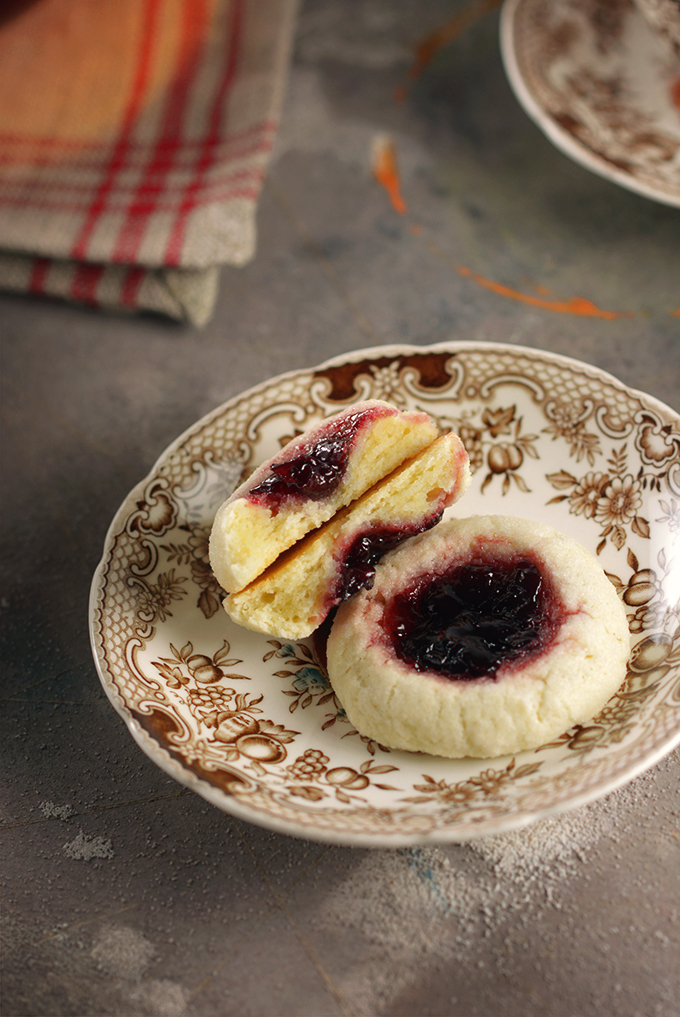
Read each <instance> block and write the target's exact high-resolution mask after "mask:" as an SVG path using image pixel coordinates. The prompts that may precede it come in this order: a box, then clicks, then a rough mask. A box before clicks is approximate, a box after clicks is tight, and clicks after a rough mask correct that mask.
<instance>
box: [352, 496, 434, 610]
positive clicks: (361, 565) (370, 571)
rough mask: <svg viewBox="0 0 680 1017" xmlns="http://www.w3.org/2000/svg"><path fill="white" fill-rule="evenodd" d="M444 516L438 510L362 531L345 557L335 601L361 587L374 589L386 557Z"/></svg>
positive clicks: (355, 591)
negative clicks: (407, 521)
mask: <svg viewBox="0 0 680 1017" xmlns="http://www.w3.org/2000/svg"><path fill="white" fill-rule="evenodd" d="M442 511H443V510H442ZM441 517H442V512H437V513H433V514H432V515H430V516H428V517H427V519H420V520H418V522H417V523H416V522H414V523H411V524H406V525H402V526H392V527H389V526H380V527H378V526H374V527H371V529H369V530H367V531H365V532H364V533H360V534H358V535H357V536H356V537H355V538H354V540H353V541H352V543H351V544H350V546H349V548H348V549H347V551H346V552H345V553H344V554H343V556H342V571H341V574H340V581H339V584H338V587H337V589H336V591H335V597H334V599H335V602H336V603H340V601H343V600H347V598H348V597H352V596H353V595H354V594H355V593H358V592H359V591H360V590H364V589H369V590H370V588H371V587H372V586H373V580H374V578H375V567H376V565H377V564H378V562H379V561H380V559H381V558H382V556H383V555H384V554H386V553H387V552H388V551H391V550H392V548H393V547H396V546H397V544H399V543H401V541H402V540H406V538H407V537H412V536H415V534H416V533H423V532H424V531H425V530H429V529H430V528H431V527H432V526H434V525H435V523H438V522H439V520H440V519H441Z"/></svg>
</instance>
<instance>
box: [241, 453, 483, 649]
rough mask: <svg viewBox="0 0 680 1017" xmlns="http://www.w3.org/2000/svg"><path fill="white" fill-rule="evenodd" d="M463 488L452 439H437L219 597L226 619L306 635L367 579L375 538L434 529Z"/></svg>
mask: <svg viewBox="0 0 680 1017" xmlns="http://www.w3.org/2000/svg"><path fill="white" fill-rule="evenodd" d="M469 483H470V467H469V461H468V455H467V452H466V451H465V448H464V446H463V443H462V442H461V440H460V438H459V437H458V436H457V435H455V434H447V435H445V436H444V437H442V438H439V439H438V440H437V441H435V442H433V443H432V445H430V446H429V447H428V448H426V449H425V450H424V451H423V452H421V453H419V455H417V456H414V457H413V458H412V459H409V460H408V461H407V462H406V463H403V464H402V465H401V466H400V467H398V468H397V469H396V470H395V471H394V473H392V474H390V476H389V477H387V478H385V480H383V481H381V482H380V483H379V484H377V485H376V486H375V487H373V488H371V490H370V491H368V492H367V493H366V494H364V495H363V496H362V497H361V498H359V499H358V500H357V501H355V502H353V503H352V504H351V505H349V506H347V508H344V509H341V510H340V512H338V513H337V514H336V515H335V516H334V517H333V519H331V520H330V521H329V522H327V523H325V525H324V526H322V527H321V528H320V529H318V530H315V531H314V533H310V534H308V535H307V536H306V537H305V538H304V539H303V540H302V541H300V542H299V543H298V544H295V545H294V546H293V547H292V548H290V550H288V551H286V552H285V553H284V554H283V555H282V556H281V557H280V558H279V559H278V560H277V561H275V562H274V564H273V565H271V566H270V567H269V568H268V569H267V570H266V572H264V573H263V574H262V575H261V576H259V578H258V579H256V580H255V581H254V582H253V583H251V584H250V585H249V586H247V587H246V588H245V589H244V590H241V591H240V592H238V593H233V594H231V595H230V596H229V597H227V599H226V600H225V601H224V607H225V610H226V612H227V614H228V615H229V616H230V618H231V619H232V620H233V621H235V622H237V623H238V624H239V625H243V626H245V627H246V628H249V629H255V630H256V631H257V632H266V633H269V635H272V636H279V637H281V638H284V639H301V638H303V637H305V636H308V635H310V634H311V633H312V632H313V631H314V630H315V629H316V628H318V626H319V625H320V624H321V623H322V622H323V621H324V619H325V618H326V617H327V615H328V613H329V611H330V610H331V609H332V608H333V607H335V605H336V604H339V603H340V602H341V601H342V600H344V599H346V597H348V596H351V595H352V594H353V593H356V592H357V591H358V590H359V589H361V588H362V586H366V585H368V584H369V583H370V582H371V581H372V578H373V574H374V571H375V562H376V561H377V560H378V558H379V557H380V552H381V541H383V542H384V544H388V546H390V547H393V546H395V544H397V543H398V542H400V541H402V540H404V539H406V537H408V536H411V535H413V534H415V533H420V532H421V531H423V530H426V529H429V528H430V527H432V526H434V525H435V524H436V523H438V522H439V520H440V519H441V517H442V514H443V512H444V509H445V508H446V507H447V506H448V505H451V504H453V502H454V501H456V500H457V499H458V498H459V497H460V496H461V495H462V494H463V493H464V491H465V490H466V489H467V487H468V484H469ZM384 544H383V547H384Z"/></svg>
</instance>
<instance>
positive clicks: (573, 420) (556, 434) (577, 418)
mask: <svg viewBox="0 0 680 1017" xmlns="http://www.w3.org/2000/svg"><path fill="white" fill-rule="evenodd" d="M545 412H546V416H547V417H548V418H549V420H550V423H549V424H548V426H547V427H544V428H543V431H544V432H545V433H546V434H552V436H553V441H555V440H556V439H557V438H564V439H566V441H568V442H569V446H570V448H569V455H570V456H576V462H577V463H580V461H581V460H582V459H583V457H584V456H585V457H586V459H587V460H588V462H589V463H590V465H591V466H593V465H594V463H595V454H596V453H599V452H600V451H601V447H600V439H599V437H598V436H597V435H596V434H593V433H592V432H590V431H586V425H585V419H584V416H587V415H588V414H589V409H588V408H586V409H585V410H584V407H583V404H582V403H575V402H573V403H564V402H559V401H558V402H556V403H554V404H551V405H549V406H546V409H545Z"/></svg>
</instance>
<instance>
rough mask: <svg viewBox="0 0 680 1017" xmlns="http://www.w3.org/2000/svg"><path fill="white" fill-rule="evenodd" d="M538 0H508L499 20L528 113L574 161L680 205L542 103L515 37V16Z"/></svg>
mask: <svg viewBox="0 0 680 1017" xmlns="http://www.w3.org/2000/svg"><path fill="white" fill-rule="evenodd" d="M534 2H535V0H504V3H503V6H502V7H501V13H500V22H499V39H500V50H501V58H502V61H503V65H504V67H505V72H506V75H507V78H508V81H509V83H510V85H511V87H512V90H513V92H514V93H515V97H516V98H517V100H518V102H519V104H520V105H521V106H522V108H523V109H524V112H525V113H526V114H527V115H528V116H529V118H530V119H531V120H533V122H534V123H535V124H536V125H537V127H539V129H540V130H541V131H542V132H543V134H545V135H546V136H547V137H548V139H549V140H550V141H551V142H552V143H553V145H554V146H555V147H556V148H557V149H559V151H561V152H562V154H563V155H566V156H567V157H568V158H570V159H571V160H572V161H574V162H576V163H578V164H579V165H581V166H583V167H584V168H585V169H587V170H590V171H591V172H592V173H595V174H597V175H598V176H600V177H602V178H603V179H605V180H609V181H610V182H611V183H615V184H618V185H619V186H620V187H623V188H625V190H628V191H632V192H633V193H635V194H639V195H641V196H642V197H643V198H649V199H650V200H652V201H657V202H659V203H661V204H663V205H668V206H669V207H671V208H680V195H678V196H675V195H672V194H668V193H667V192H666V191H663V190H660V189H658V188H656V187H653V186H652V185H651V184H647V183H645V182H644V181H639V180H636V179H635V177H632V176H631V175H630V174H629V173H626V172H625V170H622V169H620V168H619V167H617V166H614V165H612V164H611V163H609V162H607V160H606V159H603V158H602V156H599V155H598V154H597V153H596V152H593V151H592V150H591V149H590V148H588V147H587V146H586V145H583V144H582V143H581V142H579V141H577V140H576V139H575V138H574V137H573V136H572V135H571V134H569V133H568V132H566V131H564V130H562V128H561V127H560V126H559V124H557V123H556V122H555V120H554V119H553V118H552V117H551V116H550V114H549V113H548V112H546V110H545V109H544V108H543V106H541V104H540V103H539V102H538V100H537V99H536V98H535V96H534V94H533V93H532V92H531V91H530V89H529V87H528V85H527V84H526V81H525V80H524V77H523V75H522V72H521V70H520V66H519V61H518V59H517V43H516V37H515V18H516V15H517V11H518V9H519V8H520V7H521V6H525V5H527V4H530V3H534Z"/></svg>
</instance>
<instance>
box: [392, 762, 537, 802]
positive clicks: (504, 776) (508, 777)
mask: <svg viewBox="0 0 680 1017" xmlns="http://www.w3.org/2000/svg"><path fill="white" fill-rule="evenodd" d="M541 766H542V763H540V762H533V763H525V764H524V765H523V766H517V765H516V762H515V760H514V759H512V760H511V761H510V762H509V763H508V765H507V766H506V767H505V769H503V770H494V769H492V768H489V769H487V770H482V772H481V773H479V774H478V775H477V776H476V777H470V778H469V779H468V780H460V781H456V782H454V783H449V782H448V781H446V780H443V779H442V780H435V778H434V777H430V776H429V775H428V774H426V773H424V774H423V780H424V782H425V783H424V784H414V785H413V790H414V791H420V792H421V793H420V794H419V795H416V796H413V797H409V798H403V799H402V801H404V802H412V803H413V804H417V805H420V804H421V803H423V802H431V801H433V800H436V801H440V802H441V803H442V805H446V806H454V807H458V808H461V809H464V808H469V807H470V805H471V803H473V802H477V801H479V800H483V799H487V798H493V797H495V796H496V795H498V794H499V793H500V792H501V790H502V789H503V788H504V787H505V786H506V785H507V784H508V782H510V781H515V780H521V779H522V778H524V777H528V776H530V775H531V774H532V773H536V771H537V770H538V769H539V768H540V767H541Z"/></svg>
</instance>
